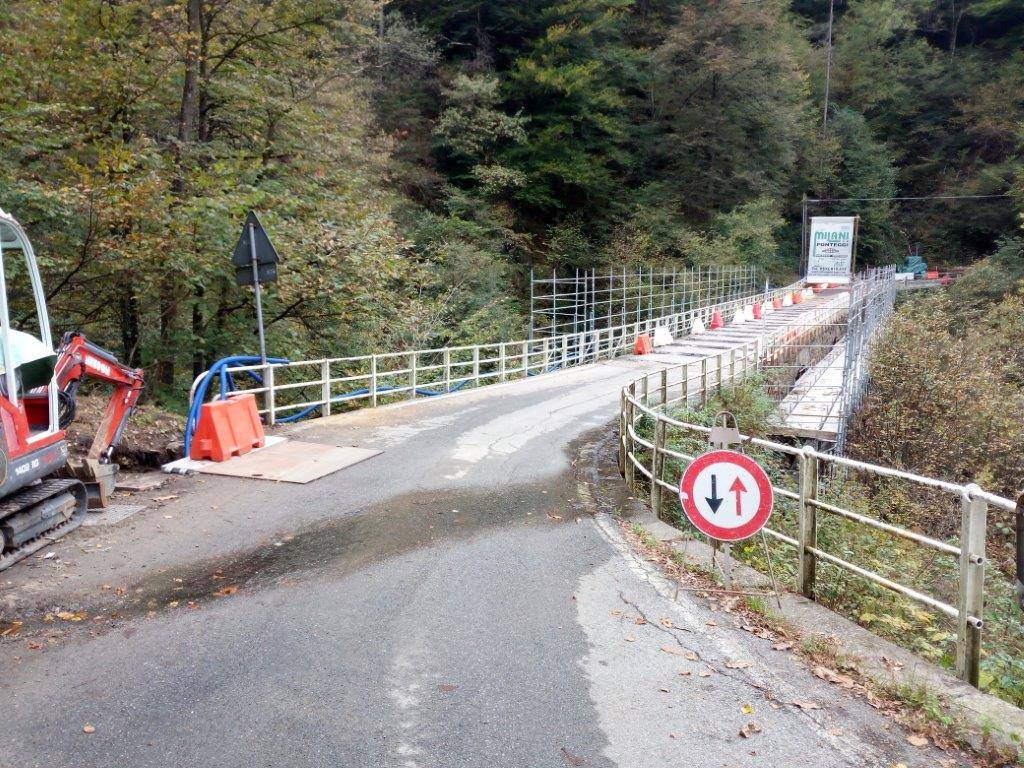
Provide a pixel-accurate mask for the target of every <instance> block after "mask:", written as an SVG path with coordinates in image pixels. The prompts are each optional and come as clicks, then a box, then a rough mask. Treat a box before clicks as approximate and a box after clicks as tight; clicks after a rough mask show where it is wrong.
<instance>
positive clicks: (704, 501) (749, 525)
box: [679, 451, 773, 541]
mask: <svg viewBox="0 0 1024 768" xmlns="http://www.w3.org/2000/svg"><path fill="white" fill-rule="evenodd" d="M679 502H680V503H681V504H682V506H683V512H685V513H686V517H687V518H689V520H690V522H691V523H693V525H694V527H695V528H696V529H697V530H698V531H700V532H701V533H706V534H707V535H708V536H710V537H712V538H713V539H719V540H721V541H740V540H742V539H746V538H749V537H750V536H753V535H754V534H755V533H757V532H758V531H760V530H761V529H762V528H763V527H764V524H765V523H767V522H768V518H769V517H771V514H772V503H773V494H772V483H771V480H769V479H768V475H767V473H765V471H764V470H763V469H762V468H761V466H760V465H759V464H758V463H757V462H756V461H754V460H753V459H751V458H750V457H749V456H744V455H743V454H742V453H736V451H711V452H710V453H705V454H703V455H701V456H698V457H697V458H696V459H694V460H693V461H692V462H690V466H688V467H687V468H686V471H685V472H683V476H682V478H681V479H680V480H679Z"/></svg>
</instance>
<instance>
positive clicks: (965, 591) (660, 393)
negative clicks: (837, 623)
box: [619, 337, 1016, 686]
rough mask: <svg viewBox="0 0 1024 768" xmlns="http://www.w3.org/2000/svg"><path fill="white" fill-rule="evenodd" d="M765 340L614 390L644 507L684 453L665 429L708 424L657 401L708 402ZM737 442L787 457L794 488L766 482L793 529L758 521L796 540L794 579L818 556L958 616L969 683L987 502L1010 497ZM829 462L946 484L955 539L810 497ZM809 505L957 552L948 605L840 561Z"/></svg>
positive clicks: (809, 574) (760, 351) (629, 473)
mask: <svg viewBox="0 0 1024 768" xmlns="http://www.w3.org/2000/svg"><path fill="white" fill-rule="evenodd" d="M788 341H791V339H787V338H786V337H780V338H779V339H778V340H777V341H776V342H775V344H778V345H784V344H786V343H787V342H788ZM778 351H779V350H778V348H777V347H776V346H773V345H772V344H769V345H765V344H764V343H763V341H762V340H755V341H752V342H750V343H748V344H745V345H743V346H742V347H740V348H739V349H733V350H730V351H729V352H727V353H721V354H719V355H717V356H715V357H710V358H705V359H703V360H700V361H695V362H691V363H687V364H684V365H677V366H672V367H669V368H665V369H663V370H661V371H655V372H652V373H648V374H645V375H644V376H642V377H640V378H638V379H636V380H635V381H633V382H632V383H631V384H629V385H628V386H626V387H625V388H624V389H623V390H622V396H621V408H620V426H619V432H620V436H621V450H620V454H619V463H620V471H621V472H622V474H623V475H624V477H625V479H626V482H627V483H628V484H629V486H630V487H633V486H635V485H637V483H638V478H637V474H638V473H639V475H641V476H642V478H643V480H642V481H640V482H642V484H643V485H645V486H647V487H648V488H649V490H650V500H651V508H652V510H653V511H654V513H655V514H657V515H658V516H661V515H662V511H663V506H664V504H663V502H664V494H665V493H666V492H668V493H670V494H673V496H675V495H676V494H678V489H679V479H680V475H681V473H682V468H684V467H685V465H686V464H688V463H689V462H690V461H692V460H693V458H694V457H693V456H689V455H686V454H684V453H681V452H679V451H675V450H672V449H671V448H669V447H667V445H668V444H669V443H671V442H672V438H673V437H679V436H686V437H691V438H692V437H693V436H695V435H708V434H710V432H711V430H710V428H708V427H705V426H702V425H699V424H692V423H687V422H683V421H680V420H678V419H675V418H672V417H671V416H670V415H669V414H668V413H667V412H666V407H667V406H670V405H673V404H696V403H707V402H708V400H709V399H710V398H711V397H712V396H713V395H714V394H715V393H717V392H720V391H722V389H723V388H725V387H727V386H730V385H733V384H737V383H740V382H742V381H743V380H745V379H746V378H747V377H749V376H752V375H754V374H755V373H756V372H757V370H758V368H759V367H760V365H761V363H762V361H764V360H765V359H768V358H770V357H771V356H772V355H773V354H776V353H777V352H778ZM645 418H647V419H650V420H651V425H650V427H649V428H648V429H646V430H642V431H644V434H640V432H639V431H638V425H639V424H640V422H641V420H642V419H645ZM743 440H744V443H745V444H748V445H752V446H757V447H758V448H762V449H766V450H768V451H771V452H774V453H776V454H781V455H783V456H787V457H789V459H790V460H791V461H792V462H793V464H794V465H795V470H796V472H795V479H796V490H795V491H794V490H791V489H787V488H783V487H779V486H773V488H774V492H775V494H776V498H782V499H787V500H790V501H792V502H796V505H797V510H796V511H797V530H798V535H797V536H796V537H793V536H788V535H786V534H784V533H782V532H780V531H777V530H774V529H771V528H766V529H765V532H766V533H767V534H768V535H769V536H771V537H773V538H774V539H776V540H778V541H780V542H782V543H784V544H786V545H788V546H790V547H793V548H794V549H795V550H796V553H797V558H798V563H799V570H798V583H797V585H796V586H797V588H798V589H799V590H800V592H802V593H803V594H804V595H805V596H807V597H809V598H813V596H814V586H815V577H816V564H817V562H818V561H819V560H820V561H823V562H826V563H830V564H831V565H834V566H836V567H838V568H841V569H843V570H844V571H847V572H848V573H852V574H854V575H856V576H858V577H860V578H863V579H866V580H867V581H870V582H872V583H874V584H878V585H880V586H882V587H885V588H886V589H889V590H892V591H893V592H896V593H899V594H901V595H903V596H905V597H907V598H910V599H911V600H914V601H916V602H918V603H921V604H923V605H926V606H928V607H929V608H931V609H933V610H935V611H938V612H939V613H941V614H944V615H946V616H949V617H951V618H952V619H954V620H955V621H956V624H957V636H956V671H957V674H958V675H959V676H960V677H962V678H963V679H964V680H967V681H968V682H970V683H971V684H972V685H975V686H976V685H977V684H978V676H979V660H980V651H981V631H982V623H983V620H982V616H983V608H984V583H985V532H986V524H987V516H988V509H989V507H990V506H991V507H995V508H998V509H1002V510H1007V511H1010V512H1014V511H1015V510H1016V504H1015V502H1013V501H1011V500H1010V499H1007V498H1004V497H1002V496H998V495H996V494H994V493H991V492H988V491H985V490H983V489H982V488H980V487H978V486H977V485H974V484H968V485H961V484H957V483H951V482H948V481H945V480H939V479H935V478H930V477H924V476H922V475H917V474H914V473H912V472H905V471H902V470H898V469H892V468H890V467H882V466H878V465H874V464H868V463H865V462H862V461H855V460H853V459H848V458H843V457H840V456H835V455H832V454H828V453H823V452H821V451H817V450H815V449H813V448H812V447H810V446H805V447H802V448H800V447H795V446H793V445H787V444H785V443H777V442H773V441H771V440H763V439H759V438H754V437H749V436H744V437H743ZM666 459H674V460H675V461H676V462H680V463H681V464H680V467H681V468H680V471H679V472H678V473H676V472H668V471H666V465H667V462H666ZM836 470H847V471H852V472H855V473H859V474H862V475H868V476H872V477H875V478H887V479H891V480H897V481H900V482H903V483H907V484H910V485H912V486H918V487H921V488H930V489H935V490H938V491H941V492H943V493H948V494H950V495H951V496H953V497H954V498H956V499H959V501H960V508H961V533H960V537H959V543H958V544H955V545H954V544H950V543H948V542H945V541H940V540H938V539H935V538H931V537H929V536H925V535H923V534H920V533H917V532H915V531H911V530H908V529H906V528H903V527H901V526H897V525H892V524H890V523H887V522H884V521H882V520H877V519H873V518H871V517H867V516H865V515H862V514H859V513H857V512H854V511H853V510H851V509H847V508H845V507H843V506H841V505H840V504H833V503H828V502H826V501H824V500H822V499H820V498H819V491H820V490H821V484H820V482H819V479H820V478H821V477H824V476H826V475H827V474H833V473H835V471H836ZM818 513H824V514H827V515H835V516H837V517H840V518H843V519H845V520H848V521H851V522H854V523H856V524H858V525H863V526H866V527H869V528H871V529H874V530H877V531H882V532H884V533H885V534H889V535H893V536H897V537H899V538H901V539H904V540H906V541H910V542H913V543H914V544H916V545H918V546H920V547H925V548H927V549H931V550H934V551H936V552H938V553H941V554H942V555H944V556H946V557H951V558H955V559H956V560H957V562H958V598H957V602H956V604H955V605H953V604H950V603H947V602H944V601H942V600H940V599H938V598H937V597H935V596H933V595H929V594H925V593H923V592H921V591H918V590H916V589H914V588H912V587H909V586H907V585H905V584H902V583H900V582H899V581H897V580H895V579H890V578H887V577H885V576H883V575H882V574H879V573H878V572H876V571H875V570H872V568H871V567H870V566H869V565H865V564H857V563H852V562H849V561H848V560H845V559H843V558H841V557H839V556H837V555H835V554H833V553H830V552H826V551H824V550H823V549H821V548H820V547H819V546H818Z"/></svg>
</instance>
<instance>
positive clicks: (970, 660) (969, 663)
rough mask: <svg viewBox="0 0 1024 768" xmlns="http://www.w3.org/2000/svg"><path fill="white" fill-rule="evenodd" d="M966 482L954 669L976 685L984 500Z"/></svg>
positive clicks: (982, 608) (982, 597)
mask: <svg viewBox="0 0 1024 768" xmlns="http://www.w3.org/2000/svg"><path fill="white" fill-rule="evenodd" d="M977 490H980V489H979V488H978V486H976V485H971V486H968V489H967V493H966V494H965V495H964V498H963V500H962V502H961V505H960V509H961V514H960V594H959V600H958V603H957V611H958V614H959V615H958V616H957V633H956V673H957V676H958V677H960V679H962V680H965V681H966V682H968V683H970V684H971V685H973V686H975V687H977V686H978V677H979V662H980V660H981V627H982V619H983V618H984V613H985V527H986V525H987V522H988V504H987V503H986V502H985V501H984V499H979V498H976V497H975V495H974V492H975V491H977Z"/></svg>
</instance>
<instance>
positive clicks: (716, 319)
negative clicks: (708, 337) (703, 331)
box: [708, 309, 725, 331]
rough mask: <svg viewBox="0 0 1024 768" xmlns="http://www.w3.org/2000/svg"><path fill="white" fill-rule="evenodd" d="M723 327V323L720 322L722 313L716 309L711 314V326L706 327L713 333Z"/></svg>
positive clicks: (722, 321)
mask: <svg viewBox="0 0 1024 768" xmlns="http://www.w3.org/2000/svg"><path fill="white" fill-rule="evenodd" d="M724 325H725V321H724V320H722V313H721V312H719V311H718V310H717V309H716V310H715V311H714V312H713V313H712V314H711V325H709V326H708V327H709V328H710V329H711V330H712V331H714V330H717V329H719V328H721V327H723V326H724Z"/></svg>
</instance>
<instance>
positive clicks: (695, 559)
mask: <svg viewBox="0 0 1024 768" xmlns="http://www.w3.org/2000/svg"><path fill="white" fill-rule="evenodd" d="M629 519H630V522H633V523H637V524H639V525H640V526H642V527H643V528H644V530H646V531H647V532H648V533H649V534H650V535H651V536H653V537H654V538H656V539H657V540H658V541H660V542H662V543H663V544H668V545H669V546H671V547H673V548H674V549H677V550H679V551H680V552H682V553H683V555H684V559H685V560H686V561H687V562H688V563H690V564H691V565H695V566H698V567H700V568H702V569H705V570H710V569H711V563H712V560H711V556H712V553H713V551H714V550H712V548H711V547H710V546H708V545H707V544H705V543H703V542H701V541H697V540H695V539H689V540H687V538H686V537H685V536H684V535H683V533H682V532H681V531H680V530H679V529H677V528H675V527H673V526H671V525H669V524H668V523H665V522H662V521H661V520H658V519H657V518H655V517H654V516H653V515H652V514H651V513H650V512H649V511H645V513H644V514H641V515H639V516H636V517H630V518H629ZM732 576H733V582H734V586H735V587H736V588H738V589H759V590H760V589H766V588H767V589H771V582H770V581H769V579H768V577H767V576H765V575H764V574H762V573H760V572H759V571H755V570H754V569H753V568H750V567H749V566H747V565H745V564H743V563H741V562H738V561H734V563H733V567H732ZM780 600H781V602H782V610H781V611H780V610H778V608H777V606H776V603H775V602H774V601H772V600H766V601H765V604H766V606H767V607H768V612H767V613H768V615H769V616H770V617H772V618H774V619H777V620H779V621H782V622H784V623H785V624H787V625H789V626H791V627H793V628H794V629H795V630H797V631H798V632H799V633H800V634H802V635H803V636H804V637H805V638H810V637H813V636H819V637H830V638H833V639H834V640H835V641H836V642H837V643H838V645H839V648H840V649H841V651H842V652H843V653H844V654H845V655H847V656H849V657H850V658H852V659H854V660H855V661H856V663H857V666H858V668H859V669H860V670H861V672H863V673H864V674H865V675H867V677H869V678H870V679H871V680H873V681H875V682H876V683H878V684H880V685H884V686H889V685H893V684H896V685H912V686H916V687H924V688H926V689H927V690H930V691H932V692H934V693H936V694H938V695H939V696H941V697H942V699H943V700H944V701H946V702H947V703H948V704H949V705H950V706H951V707H952V709H953V711H954V714H957V715H959V716H961V717H963V719H964V720H965V721H966V722H967V723H969V724H970V725H971V726H972V731H973V730H976V731H977V732H978V733H977V734H972V736H971V738H972V740H973V741H974V746H975V747H978V748H980V747H982V746H984V742H985V739H986V738H987V739H988V744H989V745H990V746H991V745H992V743H994V744H995V745H996V746H999V747H1002V748H1007V749H1012V750H1020V748H1021V745H1022V744H1024V710H1021V709H1018V708H1017V707H1015V706H1013V705H1012V704H1009V703H1007V702H1005V701H1003V700H1002V699H999V698H996V697H995V696H992V695H990V694H987V693H983V692H982V691H979V690H978V689H977V688H974V687H972V686H970V685H968V684H967V683H965V682H963V681H962V680H960V679H959V678H957V677H954V676H953V675H952V674H950V673H949V672H948V671H946V670H945V669H942V668H941V667H938V666H936V665H934V664H931V663H929V662H927V661H924V660H923V659H921V658H919V657H917V656H915V655H914V654H913V653H911V652H910V651H907V650H905V649H903V648H901V647H899V646H898V645H895V644H894V643H891V642H889V641H888V640H885V639H883V638H881V637H879V636H878V635H876V634H874V633H873V632H870V631H868V630H866V629H864V628H863V627H861V626H859V625H858V624H855V623H854V622H852V621H850V620H849V619H846V618H844V617H842V616H840V615H839V614H837V613H834V612H833V611H831V610H830V609H828V608H826V607H824V606H823V605H820V604H819V603H816V602H814V601H812V600H808V599H807V598H805V597H803V596H802V595H797V594H793V593H791V592H785V591H782V592H780Z"/></svg>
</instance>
